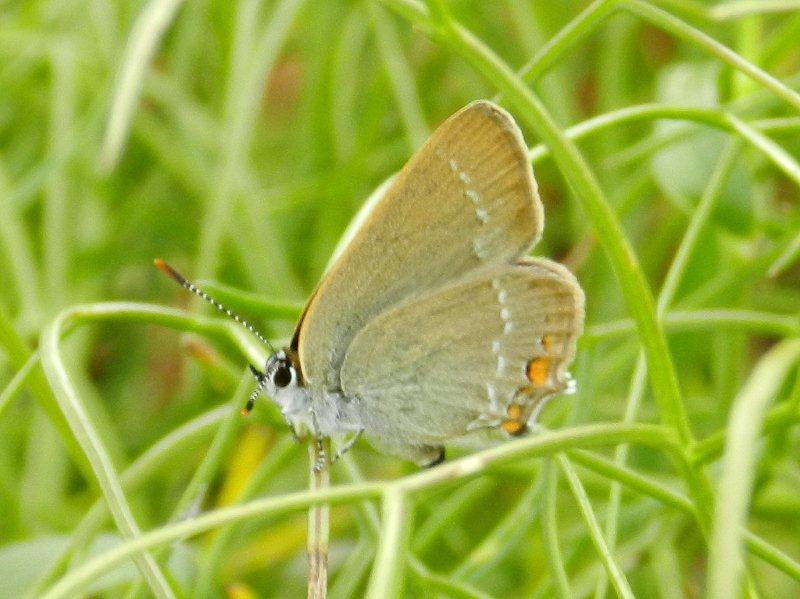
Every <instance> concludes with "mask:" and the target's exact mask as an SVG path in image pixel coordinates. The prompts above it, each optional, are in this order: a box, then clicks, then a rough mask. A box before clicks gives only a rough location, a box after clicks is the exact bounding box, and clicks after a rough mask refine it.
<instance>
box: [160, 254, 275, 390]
mask: <svg viewBox="0 0 800 599" xmlns="http://www.w3.org/2000/svg"><path fill="white" fill-rule="evenodd" d="M153 264H155V266H156V268H157V269H158V270H160V271H161V272H163V273H164V274H166V275H167V276H168V277H170V278H172V279H174V280H175V281H177V282H178V284H179V285H180V286H181V287H183V288H184V289H186V290H187V291H189V292H191V293H194V294H195V295H196V296H197V297H200V298H202V299H204V300H205V301H207V302H208V303H209V304H211V305H212V306H214V307H215V308H216V309H217V310H219V311H220V312H222V313H223V314H225V315H227V316H229V317H230V318H233V319H234V320H235V321H236V322H238V323H239V324H240V325H242V326H243V327H244V328H246V329H247V330H248V331H250V332H251V333H252V334H253V335H254V336H255V338H256V339H258V340H259V341H261V343H263V344H264V345H266V346H267V347H268V348H269V349H270V351H271V352H272V353H275V352H276V351H277V350H276V349H275V347H274V346H273V345H272V344H271V343H270V342H269V341H267V340H266V339H265V338H264V337H263V336H262V335H261V333H259V332H258V331H257V330H256V329H255V327H254V326H253V325H252V324H250V323H249V322H247V321H246V320H245V319H244V318H242V317H240V316H239V315H238V314H236V313H235V312H233V311H231V310H229V309H228V308H226V307H225V306H223V305H222V304H220V303H219V302H218V301H217V300H215V299H214V298H213V297H211V296H210V295H208V294H207V293H206V292H205V291H203V290H202V289H200V288H199V287H198V286H197V285H195V284H194V283H192V282H190V281H188V280H187V279H186V277H184V276H183V275H182V274H181V273H179V272H178V271H177V270H175V269H174V268H172V267H171V266H170V265H169V264H167V263H166V262H164V261H163V260H161V259H160V258H156V259H155V260H153ZM259 392H260V389H259ZM248 405H250V402H249V401H248Z"/></svg>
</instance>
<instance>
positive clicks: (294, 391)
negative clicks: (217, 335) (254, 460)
mask: <svg viewBox="0 0 800 599" xmlns="http://www.w3.org/2000/svg"><path fill="white" fill-rule="evenodd" d="M155 265H156V267H157V268H158V269H159V270H161V271H162V272H164V273H165V274H167V275H168V276H169V277H171V278H172V279H174V280H175V281H177V282H178V283H179V284H180V285H181V286H182V287H183V288H185V289H186V290H188V291H189V292H191V293H193V294H194V295H196V296H198V297H200V298H202V299H203V300H205V301H207V302H208V303H210V304H211V305H212V306H214V307H215V308H216V309H217V310H219V311H220V312H222V313H223V314H225V315H226V316H228V317H230V318H232V319H233V320H235V321H236V322H238V323H239V324H240V325H242V326H243V327H244V328H246V329H247V330H248V331H250V332H251V333H252V334H253V335H254V336H255V337H256V338H257V339H258V340H259V341H261V343H263V344H264V345H265V346H266V347H267V348H269V349H270V351H271V352H272V355H271V356H270V357H269V358H268V359H267V361H266V363H265V364H264V371H263V372H262V371H260V370H259V369H257V368H256V367H254V366H252V365H251V366H250V371H251V372H252V373H253V376H254V377H255V378H256V382H257V383H258V384H257V386H256V388H255V389H254V390H253V392H252V393H251V394H250V397H249V398H248V400H247V405H246V406H245V407H244V408H243V409H242V414H244V415H245V416H246V415H247V414H249V413H250V411H251V410H252V409H253V404H254V403H255V401H256V399H257V398H258V396H259V395H261V393H262V392H263V391H266V393H267V395H269V396H270V397H272V399H273V400H274V401H275V403H277V404H278V407H279V408H280V409H281V412H283V415H284V416H285V417H287V419H288V418H289V417H290V416H291V415H293V414H296V413H297V412H299V411H300V410H304V409H307V399H306V398H307V396H306V392H305V390H304V389H303V388H302V386H301V385H300V376H299V370H300V369H299V361H298V359H297V354H296V353H295V352H292V351H291V350H288V349H281V350H276V349H275V348H274V347H273V346H272V344H271V343H270V342H269V341H268V340H267V339H266V338H265V337H264V336H263V335H261V333H259V332H258V331H257V330H256V329H255V327H253V325H252V324H250V323H249V322H248V321H247V320H245V319H243V318H241V317H240V316H239V315H238V314H236V313H235V312H233V311H232V310H229V309H228V308H226V307H225V306H223V305H222V304H221V303H220V302H218V301H217V300H215V299H214V298H213V297H211V296H210V295H208V294H207V293H206V292H205V291H203V290H202V289H200V288H199V287H198V286H197V285H195V284H194V283H192V282H191V281H189V280H187V279H186V278H185V277H184V276H183V275H181V274H180V273H179V272H178V271H177V270H175V269H174V268H172V267H171V266H170V265H169V264H167V263H166V262H164V261H163V260H155Z"/></svg>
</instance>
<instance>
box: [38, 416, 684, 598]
mask: <svg viewBox="0 0 800 599" xmlns="http://www.w3.org/2000/svg"><path fill="white" fill-rule="evenodd" d="M617 443H641V444H643V445H646V446H649V447H656V448H659V449H661V450H663V451H665V452H667V453H668V454H669V455H671V456H673V457H675V458H676V459H678V460H680V459H682V455H683V451H682V449H681V447H680V445H679V444H678V443H677V442H676V441H675V439H674V438H673V435H672V434H671V433H670V432H669V431H668V430H667V429H665V428H664V427H662V426H657V425H645V424H636V425H631V426H622V425H619V424H595V425H587V426H581V427H575V428H572V429H567V430H561V431H556V432H551V433H543V434H541V435H537V436H535V437H531V438H527V439H521V440H519V441H515V442H513V443H506V444H504V445H501V446H498V447H493V448H491V449H487V450H484V451H481V452H478V453H476V454H473V455H471V456H468V457H464V458H460V459H458V460H454V461H452V462H447V463H445V464H442V465H440V466H437V467H436V468H433V469H431V470H428V471H425V472H421V473H418V474H413V475H410V476H407V477H405V478H401V479H399V480H396V481H392V482H376V483H357V484H353V485H345V486H336V487H332V488H330V489H327V490H325V491H318V492H312V491H302V492H296V493H289V494H286V495H283V496H281V497H270V498H265V499H258V500H254V501H251V502H249V503H246V504H243V505H240V506H231V507H226V508H220V509H217V510H213V511H209V512H206V513H204V514H202V515H199V516H197V517H195V518H189V519H187V520H183V521H181V522H175V523H171V524H167V525H164V526H162V527H160V528H157V529H155V530H153V531H150V532H147V533H144V534H142V535H140V536H139V537H138V538H136V539H130V540H127V541H125V542H123V543H122V544H120V545H118V546H116V547H114V548H113V549H111V550H109V551H107V552H105V553H103V554H101V555H99V556H97V557H94V558H92V559H90V560H88V561H87V562H85V563H84V564H82V565H81V566H80V567H78V568H76V569H75V570H72V571H70V572H69V573H67V575H66V576H64V577H63V578H62V579H61V580H60V581H59V582H58V583H57V584H56V585H54V586H53V587H51V588H50V589H49V590H48V591H46V592H45V593H44V594H43V598H45V599H55V598H57V597H69V596H73V595H74V594H77V593H79V592H80V591H81V589H83V588H85V585H86V584H88V583H89V582H91V581H92V580H94V579H95V578H96V577H97V576H99V575H101V574H102V573H104V572H107V571H108V570H109V569H111V568H113V567H114V566H116V565H118V564H119V563H122V562H124V561H125V560H126V559H128V558H129V557H130V556H132V555H137V554H139V553H140V552H142V551H146V550H148V549H150V548H152V547H157V546H159V545H163V544H166V543H170V542H172V541H175V540H177V539H181V538H184V537H191V536H194V535H197V534H200V533H202V532H205V531H207V530H211V529H214V528H218V527H220V526H223V525H225V524H230V523H233V522H238V521H240V520H245V519H250V518H254V517H261V516H267V515H272V516H277V515H280V514H284V513H288V512H291V511H298V510H302V509H306V508H308V507H310V506H312V505H319V504H321V503H329V504H331V505H338V504H341V503H351V502H354V501H363V500H365V499H374V498H377V497H383V496H384V494H385V493H395V494H398V495H400V496H403V497H405V496H407V495H408V494H410V493H416V492H418V491H421V490H424V489H428V488H432V487H438V486H440V485H443V484H449V483H451V482H455V481H458V480H464V479H469V478H472V477H474V476H477V475H479V474H481V473H483V472H485V471H486V470H487V469H488V468H491V467H492V466H495V465H497V466H499V465H502V464H505V463H508V462H512V461H516V460H520V459H523V458H527V459H532V458H536V457H541V456H546V455H552V454H554V453H558V452H561V451H567V450H570V449H578V448H583V447H594V446H606V445H615V444H617ZM437 470H441V471H442V472H440V473H437ZM390 507H391V508H392V509H393V510H394V512H393V513H394V516H395V520H394V521H393V522H392V526H395V527H396V526H397V525H399V524H401V523H400V522H399V521H398V515H399V514H401V513H404V512H401V511H398V510H397V506H396V504H393V505H391V506H390ZM400 519H403V520H404V518H400ZM395 532H398V529H395ZM395 538H396V539H397V538H399V537H395ZM387 551H388V550H387Z"/></svg>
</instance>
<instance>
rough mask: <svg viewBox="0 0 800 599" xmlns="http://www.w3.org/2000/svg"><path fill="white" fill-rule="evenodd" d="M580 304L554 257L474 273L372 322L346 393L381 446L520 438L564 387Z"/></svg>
mask: <svg viewBox="0 0 800 599" xmlns="http://www.w3.org/2000/svg"><path fill="white" fill-rule="evenodd" d="M583 302H584V300H583V292H582V291H581V289H580V287H579V286H578V283H577V281H576V280H575V278H574V277H573V276H572V274H570V273H569V271H567V270H566V269H565V268H564V267H562V266H560V265H559V264H557V263H555V262H552V261H550V260H546V259H541V258H539V259H529V260H525V261H522V262H519V263H517V264H513V265H495V266H488V267H485V268H483V269H479V270H476V271H474V272H472V273H469V274H467V275H465V276H463V277H461V278H460V279H458V280H456V281H455V282H453V283H451V284H449V285H447V286H445V287H443V288H442V289H440V290H438V291H434V292H430V293H427V294H425V295H422V296H418V297H415V298H412V299H410V300H408V301H406V302H403V303H401V304H399V305H398V306H395V307H393V308H390V309H389V310H387V311H385V312H384V313H382V314H381V315H380V316H378V317H376V318H374V319H373V320H372V321H371V322H369V323H368V324H367V326H366V327H364V328H363V329H362V330H361V331H360V332H359V333H358V334H357V335H356V337H355V338H354V339H353V342H352V343H351V344H350V347H349V349H348V351H347V355H346V357H345V360H344V364H343V367H342V371H341V383H342V390H343V392H344V394H345V396H347V397H348V398H350V401H357V402H359V411H360V413H361V414H362V418H363V420H364V427H365V430H366V432H367V435H368V436H372V437H373V438H375V439H376V440H377V441H378V442H380V441H381V439H388V440H390V441H391V442H392V444H393V445H398V444H403V443H405V444H406V445H408V446H409V447H420V446H435V445H437V444H441V443H442V442H443V441H445V440H447V439H450V438H453V437H457V436H460V435H463V434H465V433H467V432H468V431H469V430H471V429H472V428H476V427H482V426H494V425H499V426H501V427H502V428H504V429H505V430H506V431H507V432H509V433H511V434H514V433H516V432H520V431H521V430H522V428H524V425H525V422H526V421H527V419H528V417H529V416H530V415H531V413H532V412H534V411H535V410H536V409H537V408H538V407H540V406H541V403H542V400H543V399H546V398H547V397H548V396H550V395H552V394H554V393H557V392H559V391H562V390H563V389H564V387H565V384H566V383H565V369H566V367H567V366H568V365H569V363H570V362H571V361H572V358H573V356H574V352H575V344H576V340H577V338H578V336H579V334H580V332H581V327H582V322H583Z"/></svg>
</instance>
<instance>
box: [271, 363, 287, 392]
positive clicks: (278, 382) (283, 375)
mask: <svg viewBox="0 0 800 599" xmlns="http://www.w3.org/2000/svg"><path fill="white" fill-rule="evenodd" d="M291 382H292V371H291V368H290V367H289V366H278V368H277V369H276V370H275V374H273V375H272V383H273V384H274V385H275V386H276V387H278V388H279V389H283V388H284V387H286V386H287V385H288V384H289V383H291Z"/></svg>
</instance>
